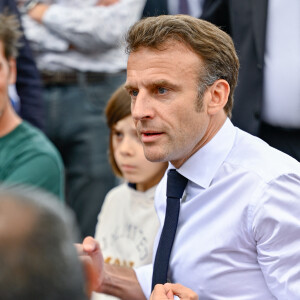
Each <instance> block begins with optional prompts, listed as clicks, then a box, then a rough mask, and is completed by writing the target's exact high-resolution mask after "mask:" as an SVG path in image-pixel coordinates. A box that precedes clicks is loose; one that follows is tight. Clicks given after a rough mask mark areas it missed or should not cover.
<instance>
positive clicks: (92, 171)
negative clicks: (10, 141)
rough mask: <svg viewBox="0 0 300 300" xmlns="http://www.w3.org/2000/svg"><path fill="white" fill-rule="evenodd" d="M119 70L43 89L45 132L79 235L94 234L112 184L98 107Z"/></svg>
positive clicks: (103, 122) (116, 82) (111, 89)
mask: <svg viewBox="0 0 300 300" xmlns="http://www.w3.org/2000/svg"><path fill="white" fill-rule="evenodd" d="M125 79H126V75H125V72H124V73H119V74H112V75H107V76H104V78H103V79H102V80H101V81H99V82H94V83H89V82H87V81H86V80H85V78H84V76H82V77H80V76H79V80H78V82H77V83H74V84H60V85H59V84H56V85H55V84H51V85H46V87H45V101H46V115H47V119H46V133H47V135H48V136H49V138H50V139H51V140H52V141H53V142H54V144H55V145H56V147H57V148H58V149H59V151H60V152H61V154H62V157H63V160H64V164H65V169H66V201H67V204H68V205H69V206H70V207H71V208H72V209H73V210H74V212H75V214H76V218H77V221H78V224H79V227H80V230H81V235H82V238H84V237H86V236H88V235H91V236H93V235H94V233H95V226H96V223H97V216H98V214H99V212H100V209H101V206H102V203H103V200H104V197H105V195H106V193H107V192H108V191H109V190H110V189H111V188H112V187H114V186H115V185H116V178H115V176H114V175H113V173H112V171H111V167H110V165H109V162H108V155H107V153H108V137H109V130H108V128H107V125H106V119H105V115H104V110H105V106H106V103H107V101H108V99H109V98H110V96H111V94H112V93H113V92H114V90H115V89H116V88H118V87H119V86H120V85H121V84H122V83H124V82H125Z"/></svg>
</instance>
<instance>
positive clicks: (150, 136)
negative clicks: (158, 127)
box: [141, 131, 163, 143]
mask: <svg viewBox="0 0 300 300" xmlns="http://www.w3.org/2000/svg"><path fill="white" fill-rule="evenodd" d="M162 134H163V132H157V131H142V132H141V140H142V142H145V143H147V142H148V143H149V142H154V141H156V139H157V138H158V137H159V136H161V135H162Z"/></svg>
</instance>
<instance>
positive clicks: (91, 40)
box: [43, 0, 145, 52]
mask: <svg viewBox="0 0 300 300" xmlns="http://www.w3.org/2000/svg"><path fill="white" fill-rule="evenodd" d="M144 5H145V0H120V2H118V3H117V4H114V5H110V6H85V7H73V6H72V7H70V6H66V5H61V4H53V5H51V6H50V8H49V9H48V10H47V12H46V13H45V15H44V18H43V24H44V25H45V26H46V27H47V28H48V29H49V30H50V31H53V32H54V33H55V34H56V35H57V36H59V37H61V38H62V39H64V40H66V41H68V43H69V44H71V45H73V46H75V47H76V48H77V49H78V50H80V51H83V52H93V51H95V50H97V51H99V47H102V48H103V47H104V48H109V47H112V46H115V45H116V44H118V43H120V42H121V40H122V38H123V36H124V35H125V33H126V32H127V30H128V28H129V27H130V26H131V25H132V24H134V23H135V22H136V21H137V20H139V19H140V17H141V14H142V10H143V8H144Z"/></svg>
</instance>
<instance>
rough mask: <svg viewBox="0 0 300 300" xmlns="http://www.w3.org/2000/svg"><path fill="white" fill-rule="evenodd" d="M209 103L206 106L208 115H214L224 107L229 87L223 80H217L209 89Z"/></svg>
mask: <svg viewBox="0 0 300 300" xmlns="http://www.w3.org/2000/svg"><path fill="white" fill-rule="evenodd" d="M209 90H210V97H211V99H210V101H209V103H208V106H207V112H208V114H209V115H215V114H216V113H218V112H219V111H220V110H223V108H224V107H225V105H226V103H227V101H228V96H229V93H230V86H229V84H228V82H227V81H226V80H224V79H218V80H216V81H215V82H214V84H213V85H212V86H210V88H209Z"/></svg>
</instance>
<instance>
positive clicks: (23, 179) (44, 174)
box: [0, 121, 64, 201]
mask: <svg viewBox="0 0 300 300" xmlns="http://www.w3.org/2000/svg"><path fill="white" fill-rule="evenodd" d="M0 182H3V183H5V184H9V185H11V184H24V185H30V186H35V187H38V188H41V189H44V190H46V191H48V192H50V193H52V194H54V195H56V196H58V197H59V199H60V200H62V201H64V168H63V163H62V159H61V157H60V154H59V153H58V151H57V150H56V148H55V147H54V146H53V144H52V143H51V142H50V141H49V140H48V139H47V137H46V136H45V135H44V134H43V133H42V132H41V131H39V130H38V129H36V128H34V127H33V126H31V125H30V124H29V123H27V122H25V121H23V122H22V123H21V124H20V125H19V126H17V127H16V128H15V129H14V130H13V131H12V132H10V133H9V134H7V135H5V136H4V137H0Z"/></svg>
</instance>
